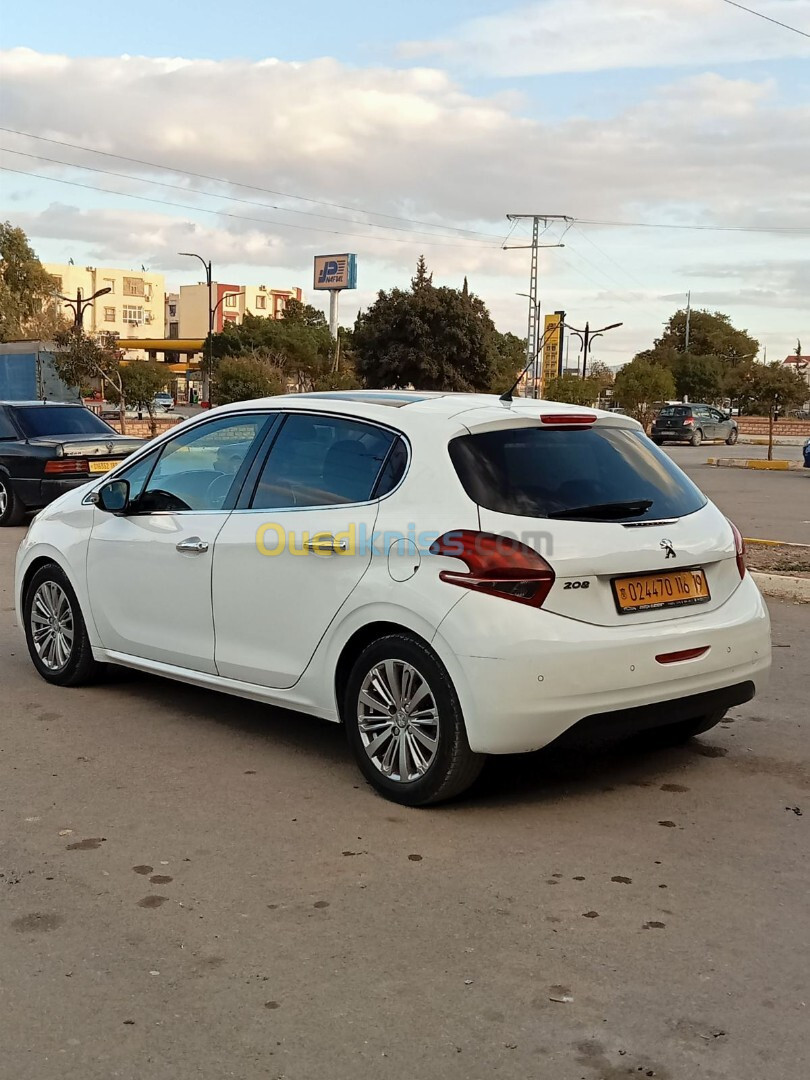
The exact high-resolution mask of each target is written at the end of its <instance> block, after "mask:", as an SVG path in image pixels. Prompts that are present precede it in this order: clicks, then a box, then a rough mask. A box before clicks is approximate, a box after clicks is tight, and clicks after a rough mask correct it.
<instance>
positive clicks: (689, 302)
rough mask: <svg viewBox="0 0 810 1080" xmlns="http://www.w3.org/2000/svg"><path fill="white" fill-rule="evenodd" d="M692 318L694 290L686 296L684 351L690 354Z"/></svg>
mask: <svg viewBox="0 0 810 1080" xmlns="http://www.w3.org/2000/svg"><path fill="white" fill-rule="evenodd" d="M691 316H692V290H691V289H690V290H689V292H688V293H687V294H686V331H685V333H684V336H683V351H684V352H689V322H690V319H691Z"/></svg>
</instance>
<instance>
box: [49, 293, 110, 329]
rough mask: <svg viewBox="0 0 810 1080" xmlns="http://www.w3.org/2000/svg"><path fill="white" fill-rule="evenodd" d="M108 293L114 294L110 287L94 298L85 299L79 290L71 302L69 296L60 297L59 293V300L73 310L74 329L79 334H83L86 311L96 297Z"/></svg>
mask: <svg viewBox="0 0 810 1080" xmlns="http://www.w3.org/2000/svg"><path fill="white" fill-rule="evenodd" d="M108 292H112V289H111V288H110V286H107V288H106V289H99V290H98V291H97V292H94V293H93V295H92V296H88V297H87V298H86V299H85V298H83V297H82V290H81V289H77V290H76V299H75V300H71V299H70V298H69V297H67V296H60V294H59V293H57V294H56V295H57V298H58V299H59V300H64V302H65V304H66V305H67V307H71V308H73V329H74V330H75V331H76V333H77V334H79V333H81V331H82V328H83V324H84V312H85V309H86V308H87V307H88V305H89V304H92V303H93V301H94V300H95V299H96V297H98V296H104V294H105V293H108Z"/></svg>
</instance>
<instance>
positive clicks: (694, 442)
mask: <svg viewBox="0 0 810 1080" xmlns="http://www.w3.org/2000/svg"><path fill="white" fill-rule="evenodd" d="M702 442H703V432H702V431H701V430H700V428H697V430H696V431H693V432H692V438H691V439H690V440H689V445H690V446H700V444H701V443H702Z"/></svg>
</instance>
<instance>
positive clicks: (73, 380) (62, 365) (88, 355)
mask: <svg viewBox="0 0 810 1080" xmlns="http://www.w3.org/2000/svg"><path fill="white" fill-rule="evenodd" d="M54 341H55V343H56V351H55V352H54V354H53V366H54V368H55V369H56V374H57V375H58V376H59V377H60V378H61V379H62V381H63V382H65V383H67V384H68V386H79V387H82V388H87V387H89V386H91V385H92V384H93V383H94V382H97V383H98V384H99V385H100V386H101V389H102V392H103V393H104V396H105V397H110V395H112V396H113V397H114V398H115V400H116V402H117V404H118V419H119V424H120V428H121V434H122V435H124V434H125V433H126V416H125V412H126V393H125V390H124V376H123V370H124V369H123V368H122V367H121V350H120V349H119V348H118V339H117V337H116V336H115V334H98V335H96V336H95V337H90V336H88V335H87V334H85V333H83V332H82V331H81V329H79V330H77V329H71V330H60V331H58V332H57V333H56V334H55V335H54Z"/></svg>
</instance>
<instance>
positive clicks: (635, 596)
mask: <svg viewBox="0 0 810 1080" xmlns="http://www.w3.org/2000/svg"><path fill="white" fill-rule="evenodd" d="M613 594H614V596H615V597H616V607H617V608H618V609H619V611H620V612H621V613H625V612H629V611H645V610H646V611H649V610H651V609H653V608H663V607H680V606H683V605H684V604H705V603H706V601H707V600H709V599H711V597H710V596H709V585H708V583H707V581H706V575H705V573H704V572H703V571H702V570H666V571H662V572H661V573H660V574H633V575H632V576H631V577H620V578H614V580H613Z"/></svg>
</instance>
